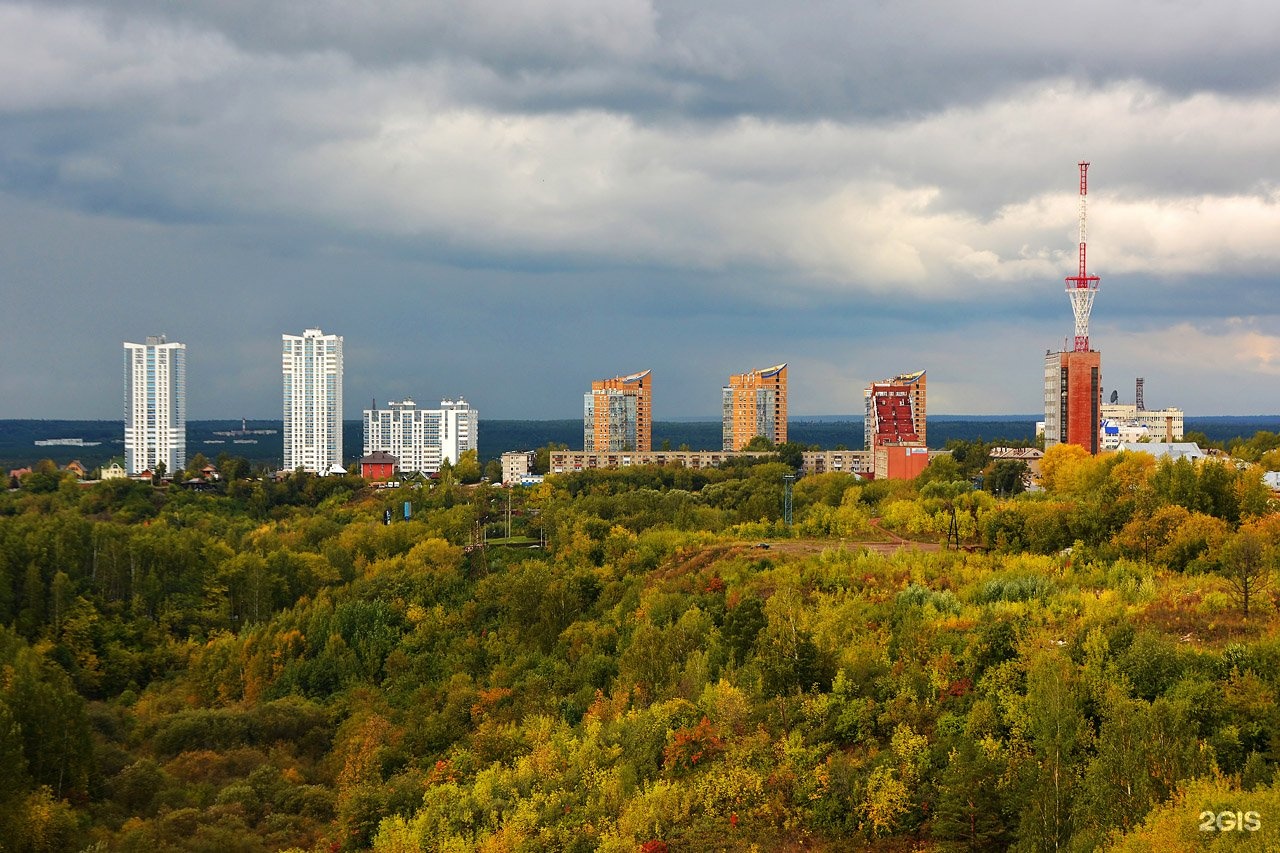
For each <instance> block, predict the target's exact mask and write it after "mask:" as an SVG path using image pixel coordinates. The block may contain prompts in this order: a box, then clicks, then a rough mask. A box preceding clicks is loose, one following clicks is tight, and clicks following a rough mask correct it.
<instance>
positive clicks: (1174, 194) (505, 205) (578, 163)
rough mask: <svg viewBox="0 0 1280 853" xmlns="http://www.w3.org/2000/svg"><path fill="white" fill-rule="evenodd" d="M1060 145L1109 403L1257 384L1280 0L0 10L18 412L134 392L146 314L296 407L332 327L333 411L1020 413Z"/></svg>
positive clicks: (269, 404) (1055, 324) (11, 364)
mask: <svg viewBox="0 0 1280 853" xmlns="http://www.w3.org/2000/svg"><path fill="white" fill-rule="evenodd" d="M799 9H803V10H804V11H803V12H798V11H796V10H799ZM1082 159H1083V160H1089V161H1091V162H1092V166H1091V168H1090V172H1089V176H1090V187H1089V189H1090V192H1089V259H1090V272H1092V273H1096V274H1097V275H1099V276H1101V279H1102V281H1101V287H1100V290H1099V293H1098V297H1097V301H1096V303H1095V305H1094V310H1093V323H1092V327H1091V332H1092V340H1093V343H1094V345H1095V348H1097V349H1100V350H1101V351H1102V364H1103V383H1104V386H1105V387H1106V389H1107V394H1108V396H1109V392H1110V390H1112V389H1116V390H1119V392H1120V397H1121V399H1122V400H1126V401H1131V400H1132V397H1133V380H1134V377H1136V376H1145V377H1146V400H1147V405H1148V407H1149V408H1150V407H1160V406H1167V405H1176V406H1181V407H1183V408H1184V409H1186V410H1187V412H1188V413H1190V414H1193V415H1208V414H1258V413H1272V412H1278V411H1280V399H1278V398H1280V323H1278V322H1277V320H1278V318H1277V305H1278V304H1280V302H1278V301H1277V284H1278V279H1280V273H1278V270H1280V263H1278V261H1280V176H1278V174H1277V171H1278V166H1277V164H1278V163H1280V4H1276V3H1275V2H1274V0H1257V2H1230V0H1225V2H1214V3H1209V2H1201V0H1194V2H1188V0H1137V2H1130V3H1124V4H1117V3H1114V2H1094V1H1093V0H1086V2H1077V3H1071V4H1047V3H1028V2H1025V0H1008V1H1007V2H969V3H955V2H941V0H939V2H916V1H915V0H894V1H893V2H846V3H822V2H815V3H808V4H800V5H798V6H790V5H788V4H780V3H775V2H760V0H732V2H729V0H699V2H695V3H690V2H687V0H681V2H667V0H654V1H653V2H646V0H548V2H523V0H485V2H457V0H437V2H422V0H369V2H362V3H354V2H349V0H288V1H287V2H280V0H186V2H183V3H174V2H172V0H112V2H111V3H98V4H83V3H75V2H46V3H9V2H0V295H2V297H3V306H4V312H3V317H4V330H3V332H2V333H0V417H6V418H40V417H49V418H119V417H121V416H122V415H121V409H122V394H123V392H122V366H121V365H122V354H121V353H122V348H121V342H122V341H125V340H131V341H141V340H143V339H144V337H145V336H146V335H153V334H166V335H167V336H168V337H169V339H170V340H177V341H182V342H184V343H186V344H187V346H188V379H187V387H188V409H189V417H191V418H193V419H200V418H220V417H241V416H247V417H251V418H278V417H279V416H280V381H281V380H280V355H279V353H280V335H281V333H283V332H289V333H292V334H300V333H301V332H302V330H303V329H304V328H306V327H317V326H318V327H320V328H322V329H324V331H326V332H333V333H338V334H341V335H343V336H344V337H345V355H346V374H345V380H344V382H345V388H346V412H347V415H348V416H349V417H358V415H359V411H360V409H362V408H364V407H365V406H367V405H368V403H369V401H370V399H375V398H376V399H377V400H378V402H379V403H382V402H385V401H386V400H388V399H401V398H403V397H413V398H414V399H416V400H417V401H418V402H419V403H430V404H434V403H435V402H437V401H438V400H439V399H440V398H442V397H446V396H448V397H454V396H458V395H462V396H465V397H466V398H467V399H468V400H470V401H471V402H472V403H474V404H475V405H476V406H477V407H478V408H479V409H480V412H481V415H482V416H483V417H495V418H523V417H527V418H547V417H577V416H579V415H580V412H581V405H582V393H583V391H584V390H586V389H587V388H588V387H589V383H590V380H591V379H592V378H602V377H606V376H616V375H619V374H624V373H631V372H635V371H639V370H644V369H652V370H653V375H654V415H655V417H656V418H658V419H660V420H661V419H664V418H670V417H682V416H693V415H707V416H714V415H715V414H716V413H717V412H718V410H719V401H720V390H719V389H720V386H721V385H723V384H725V383H726V382H727V377H728V375H729V374H730V373H738V372H744V371H746V370H750V369H752V368H755V367H764V366H769V365H772V364H776V363H778V362H782V361H786V362H788V363H789V364H790V366H791V368H790V382H791V404H790V407H791V412H792V413H793V415H802V414H840V413H860V408H861V389H862V388H863V387H864V386H865V385H866V383H867V382H868V381H870V380H873V379H880V378H884V377H886V376H889V375H892V374H896V373H900V372H905V371H914V370H920V369H925V370H927V371H928V375H929V408H930V411H931V412H937V413H1032V412H1036V411H1043V401H1042V397H1043V391H1042V381H1043V376H1042V374H1043V368H1042V362H1043V355H1044V352H1045V351H1046V350H1047V349H1051V348H1052V349H1060V348H1061V347H1062V344H1063V340H1064V338H1065V337H1066V336H1068V335H1070V334H1071V333H1072V322H1071V312H1070V307H1069V305H1068V301H1067V297H1066V295H1065V293H1064V287H1065V285H1064V281H1063V279H1064V277H1065V276H1067V275H1070V274H1072V273H1073V272H1074V267H1075V258H1076V221H1077V212H1078V205H1077V201H1078V187H1077V166H1076V163H1077V161H1079V160H1082Z"/></svg>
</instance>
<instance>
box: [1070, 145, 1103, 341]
mask: <svg viewBox="0 0 1280 853" xmlns="http://www.w3.org/2000/svg"><path fill="white" fill-rule="evenodd" d="M1079 165H1080V269H1079V271H1078V272H1077V273H1076V274H1075V275H1072V276H1067V298H1068V299H1070V300H1071V313H1072V314H1074V315H1075V321H1076V339H1075V347H1074V349H1075V351H1076V352H1088V351H1089V313H1090V312H1091V311H1092V310H1093V297H1094V296H1096V295H1097V293H1098V277H1097V276H1096V275H1089V271H1088V266H1087V264H1086V263H1085V234H1086V230H1087V229H1086V227H1085V219H1086V200H1087V199H1088V197H1089V164H1088V163H1086V162H1081V163H1080V164H1079Z"/></svg>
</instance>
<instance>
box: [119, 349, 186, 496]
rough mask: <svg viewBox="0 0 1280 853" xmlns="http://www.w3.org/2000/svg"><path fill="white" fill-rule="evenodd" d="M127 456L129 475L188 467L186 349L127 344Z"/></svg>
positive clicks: (125, 381) (125, 395) (125, 419)
mask: <svg viewBox="0 0 1280 853" xmlns="http://www.w3.org/2000/svg"><path fill="white" fill-rule="evenodd" d="M124 458H125V469H126V470H127V471H128V472H129V473H130V474H140V473H142V472H143V471H155V470H156V466H158V465H160V464H163V465H164V470H165V471H166V472H168V473H169V474H173V473H174V472H176V471H180V470H182V469H183V468H185V467H186V465H187V345H186V344H179V343H169V342H168V341H166V340H165V337H164V335H158V336H150V337H148V338H147V342H146V343H145V344H131V343H129V342H128V341H125V344H124Z"/></svg>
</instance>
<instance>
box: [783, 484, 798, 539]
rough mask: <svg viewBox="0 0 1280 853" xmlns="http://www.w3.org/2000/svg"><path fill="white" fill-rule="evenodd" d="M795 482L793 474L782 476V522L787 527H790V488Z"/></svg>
mask: <svg viewBox="0 0 1280 853" xmlns="http://www.w3.org/2000/svg"><path fill="white" fill-rule="evenodd" d="M795 482H796V475H795V474H783V475H782V520H783V522H784V523H785V524H786V525H787V527H790V526H791V487H792V486H793V485H794V484H795Z"/></svg>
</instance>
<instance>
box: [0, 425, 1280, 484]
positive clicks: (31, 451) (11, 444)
mask: <svg viewBox="0 0 1280 853" xmlns="http://www.w3.org/2000/svg"><path fill="white" fill-rule="evenodd" d="M245 426H246V427H247V428H248V429H249V430H255V429H277V430H278V429H280V426H281V425H280V423H279V421H268V420H257V421H248V423H247V424H245ZM240 428H241V422H240V421H239V420H216V421H189V422H188V423H187V453H188V455H194V454H196V453H203V454H204V455H205V456H207V457H209V459H217V457H218V455H219V454H221V453H229V454H231V455H233V456H242V457H244V458H245V459H248V460H249V461H251V462H264V463H268V464H278V462H279V460H280V459H281V457H282V456H283V448H282V440H283V439H282V437H281V435H280V434H279V433H276V434H275V435H247V436H244V437H243V438H244V439H245V440H246V441H252V442H254V443H242V444H237V443H236V438H235V437H228V436H225V435H222V436H220V435H215V434H214V433H215V432H226V431H230V430H238V429H240ZM362 428H363V427H362V424H361V422H360V421H358V420H349V421H345V422H344V424H343V446H344V449H345V454H346V456H347V458H348V459H354V458H356V457H357V456H358V455H359V454H360V450H361V447H362V444H363V441H364V438H363V435H362ZM1186 429H1187V431H1188V432H1198V433H1203V434H1204V435H1205V436H1207V437H1208V438H1209V439H1210V440H1211V441H1214V442H1219V443H1229V442H1230V441H1231V440H1232V439H1234V438H1247V437H1249V436H1251V435H1253V434H1255V433H1257V432H1259V431H1260V430H1269V431H1272V432H1276V431H1280V415H1256V416H1248V417H1201V418H1187V419H1186ZM862 432H863V430H862V420H861V419H856V420H854V419H849V420H831V419H827V418H822V419H813V420H805V419H803V418H795V419H793V420H792V421H791V422H790V435H789V438H790V439H791V441H793V442H797V443H800V444H807V445H818V446H820V447H822V448H824V449H828V450H830V449H835V448H837V447H841V446H843V447H845V448H850V449H857V448H860V447H862V446H863V436H862ZM123 434H124V427H123V425H122V423H121V422H120V421H74V420H0V466H3V467H4V468H5V469H6V470H7V469H9V468H15V467H19V466H22V465H30V464H32V463H33V462H35V461H37V460H39V459H52V460H53V461H54V462H57V463H58V464H60V465H63V464H66V463H67V462H70V461H71V460H72V459H79V460H80V461H81V462H82V463H84V464H85V465H86V466H88V467H90V468H93V467H96V466H98V465H101V464H103V463H105V462H107V461H108V460H110V459H112V458H117V457H123V455H124V443H123V440H122V438H123ZM1034 437H1035V420H1034V419H1032V418H1028V417H1026V416H1010V417H1000V416H992V417H962V416H953V417H947V416H945V415H943V416H935V417H931V418H929V433H928V439H929V446H930V447H933V448H942V447H944V446H946V443H947V442H948V441H951V440H952V439H961V440H964V441H973V440H975V439H979V438H980V439H983V440H985V441H992V440H995V439H999V440H1009V441H1030V440H1031V439H1032V438H1034ZM48 438H80V439H84V440H85V441H97V442H101V444H99V445H97V446H90V447H76V446H66V445H55V446H49V447H37V446H36V445H35V443H34V442H36V441H38V440H41V439H48ZM720 440H721V436H720V423H719V421H658V422H656V423H655V424H654V425H653V446H654V448H655V449H657V448H660V447H662V446H663V444H664V442H666V443H669V445H670V447H671V448H672V449H679V448H680V447H682V446H686V445H687V446H688V448H689V449H690V450H719V449H720ZM211 441H212V442H219V443H214V444H210V443H208V442H211ZM550 442H555V443H557V444H563V445H567V446H568V447H569V448H570V449H573V450H579V449H581V448H582V421H580V420H576V419H563V420H526V421H520V420H490V419H484V418H482V419H481V421H480V459H481V460H488V459H493V458H496V457H498V456H500V455H501V454H502V453H503V452H504V451H506V450H533V449H535V448H538V447H543V446H545V445H546V444H548V443H550Z"/></svg>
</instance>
